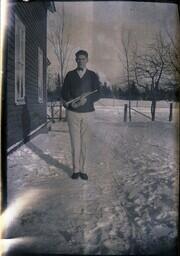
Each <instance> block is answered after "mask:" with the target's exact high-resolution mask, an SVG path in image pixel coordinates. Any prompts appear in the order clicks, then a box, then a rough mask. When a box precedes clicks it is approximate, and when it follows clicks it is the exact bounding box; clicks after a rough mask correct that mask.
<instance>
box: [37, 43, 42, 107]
mask: <svg viewBox="0 0 180 256" xmlns="http://www.w3.org/2000/svg"><path fill="white" fill-rule="evenodd" d="M38 101H39V103H43V51H42V50H41V48H40V47H38Z"/></svg>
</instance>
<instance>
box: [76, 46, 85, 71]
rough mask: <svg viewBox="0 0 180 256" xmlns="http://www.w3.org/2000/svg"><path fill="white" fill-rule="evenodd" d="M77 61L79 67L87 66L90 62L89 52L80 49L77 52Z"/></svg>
mask: <svg viewBox="0 0 180 256" xmlns="http://www.w3.org/2000/svg"><path fill="white" fill-rule="evenodd" d="M75 55H76V63H77V67H78V68H83V69H84V68H86V64H87V62H88V53H87V52H86V51H84V50H79V51H78V52H76V54H75Z"/></svg>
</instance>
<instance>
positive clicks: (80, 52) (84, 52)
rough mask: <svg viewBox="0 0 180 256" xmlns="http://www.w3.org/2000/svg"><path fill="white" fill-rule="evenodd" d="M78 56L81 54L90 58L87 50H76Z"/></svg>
mask: <svg viewBox="0 0 180 256" xmlns="http://www.w3.org/2000/svg"><path fill="white" fill-rule="evenodd" d="M75 55H76V58H77V57H78V56H79V55H84V56H85V57H86V58H88V52H87V51H85V50H79V51H78V52H76V54H75Z"/></svg>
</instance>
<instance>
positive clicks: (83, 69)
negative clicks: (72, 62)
mask: <svg viewBox="0 0 180 256" xmlns="http://www.w3.org/2000/svg"><path fill="white" fill-rule="evenodd" d="M86 69H87V68H76V70H77V71H86Z"/></svg>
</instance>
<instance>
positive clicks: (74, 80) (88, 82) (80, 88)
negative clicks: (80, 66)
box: [61, 69, 100, 112]
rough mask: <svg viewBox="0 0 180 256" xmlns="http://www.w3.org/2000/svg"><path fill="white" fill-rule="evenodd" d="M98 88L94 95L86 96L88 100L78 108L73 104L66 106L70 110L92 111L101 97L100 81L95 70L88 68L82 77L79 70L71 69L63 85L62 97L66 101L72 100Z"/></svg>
mask: <svg viewBox="0 0 180 256" xmlns="http://www.w3.org/2000/svg"><path fill="white" fill-rule="evenodd" d="M96 89H97V90H98V91H97V92H95V93H94V94H92V95H89V96H87V97H86V99H87V102H86V103H85V104H84V105H83V106H80V107H78V108H73V107H72V106H71V104H69V106H68V107H66V108H67V109H68V110H71V111H75V112H92V111H94V110H95V109H94V102H95V101H97V100H99V98H100V82H99V78H98V76H97V75H96V73H95V72H94V71H91V70H88V69H87V70H86V72H85V74H84V75H83V77H82V78H80V76H79V75H78V73H77V70H76V69H75V70H72V71H69V72H68V73H67V75H66V77H65V80H64V84H63V86H62V91H61V95H62V99H63V100H64V101H69V100H72V99H74V98H76V97H79V96H81V95H82V94H83V93H86V92H91V91H94V90H96Z"/></svg>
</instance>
